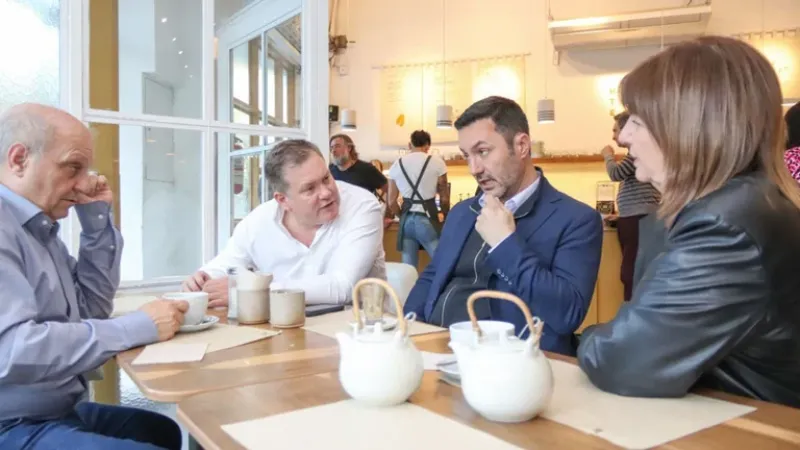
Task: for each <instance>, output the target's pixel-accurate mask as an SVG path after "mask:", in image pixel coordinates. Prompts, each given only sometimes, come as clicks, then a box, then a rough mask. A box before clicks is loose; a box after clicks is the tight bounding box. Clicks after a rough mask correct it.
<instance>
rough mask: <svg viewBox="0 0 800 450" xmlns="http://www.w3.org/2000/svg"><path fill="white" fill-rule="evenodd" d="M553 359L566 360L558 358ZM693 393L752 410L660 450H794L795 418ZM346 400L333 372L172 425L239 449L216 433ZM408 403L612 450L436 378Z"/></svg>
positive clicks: (258, 390) (522, 436)
mask: <svg viewBox="0 0 800 450" xmlns="http://www.w3.org/2000/svg"><path fill="white" fill-rule="evenodd" d="M446 342H447V336H446V335H442V334H441V333H439V334H437V336H435V337H434V336H429V338H428V339H426V340H425V341H423V342H419V343H418V344H417V347H418V348H420V349H421V350H426V351H433V352H446V351H447V347H446ZM549 356H551V357H557V356H555V355H549ZM558 359H563V360H567V361H569V360H570V358H561V357H559V358H558ZM700 393H701V394H703V395H708V396H713V397H717V398H720V399H723V400H727V401H732V402H736V403H742V404H748V405H752V406H755V407H757V408H758V409H757V410H756V411H755V412H753V413H750V414H748V415H746V416H743V417H741V418H738V419H734V420H731V421H729V422H726V423H724V424H722V425H718V426H716V427H713V428H710V429H707V430H703V431H700V432H698V433H695V434H692V435H690V436H687V437H685V438H683V439H679V440H677V441H673V442H670V443H668V444H666V445H664V446H663V447H661V448H666V449H674V450H700V449H703V450H714V449H719V450H723V449H724V450H728V449H738V448H741V449H759V450H760V449H765V450H766V449H770V450H772V449H797V448H800V410H797V409H792V408H787V407H783V406H778V405H774V404H769V403H764V402H759V401H755V400H749V399H744V398H740V397H736V396H733V395H728V394H723V393H719V392H710V391H703V392H700ZM347 398H348V396H347V394H346V393H345V392H344V391H343V390H342V388H341V385H340V384H339V380H338V373H337V372H335V371H332V372H329V373H318V374H316V375H310V376H303V377H295V378H290V379H283V380H278V381H273V382H269V383H262V384H258V385H251V386H242V387H238V388H235V389H228V390H224V391H217V392H210V393H205V394H200V395H196V396H193V397H190V398H187V399H185V400H183V401H181V402H180V403H179V404H178V420H179V421H180V422H181V423H183V425H184V426H185V427H186V428H187V429H188V431H189V433H190V434H191V435H192V436H193V437H194V438H195V439H196V440H197V441H198V443H199V444H200V445H202V446H203V448H205V449H206V450H214V449H241V448H242V447H241V446H240V445H239V444H238V443H237V442H236V441H234V440H233V439H232V438H231V437H230V436H228V434H227V433H225V432H224V431H223V430H222V428H221V427H222V425H226V424H230V423H235V422H240V421H244V420H252V419H257V418H260V417H265V416H269V415H273V414H279V413H284V412H289V411H294V410H298V409H302V408H309V407H313V406H319V405H324V404H327V403H332V402H336V401H340V400H345V399H347ZM410 401H411V403H414V404H416V405H418V406H421V407H423V408H426V409H428V410H430V411H433V412H436V413H438V414H441V415H443V416H446V417H450V418H453V419H455V420H458V421H461V422H463V423H466V424H469V425H470V426H472V427H474V428H477V429H480V430H483V431H485V432H487V433H489V434H492V435H494V436H496V437H498V438H500V439H503V440H505V441H507V442H510V443H512V444H514V445H517V446H519V447H522V448H535V449H578V448H579V449H612V448H618V447H616V446H614V445H613V444H611V443H609V442H608V441H606V440H603V439H601V438H599V437H595V436H592V435H589V434H585V433H582V432H580V431H578V430H575V429H573V428H570V427H567V426H565V425H561V424H559V423H556V422H551V421H549V420H547V419H543V418H537V419H535V420H532V421H529V422H525V423H521V424H515V425H507V424H499V423H494V422H489V421H486V420H484V419H482V418H481V417H480V416H478V414H477V413H475V412H474V411H473V410H472V408H470V407H469V405H468V404H467V403H466V401H465V400H464V397H463V395H462V393H461V389H460V388H458V387H454V386H451V385H449V384H446V383H444V382H441V381H439V375H438V373H436V372H430V371H426V372H425V376H424V377H423V381H422V386H421V387H420V389H419V390H418V391H417V392H416V393H415V394H414V395H413V396H412V397H411V400H410ZM418 438H420V439H425V438H426V437H423V436H420V437H418Z"/></svg>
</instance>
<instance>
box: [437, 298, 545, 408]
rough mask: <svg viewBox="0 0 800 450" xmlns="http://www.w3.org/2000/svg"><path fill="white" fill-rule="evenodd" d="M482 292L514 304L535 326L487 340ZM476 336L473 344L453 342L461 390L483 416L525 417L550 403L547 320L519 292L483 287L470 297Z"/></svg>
mask: <svg viewBox="0 0 800 450" xmlns="http://www.w3.org/2000/svg"><path fill="white" fill-rule="evenodd" d="M482 297H489V298H498V299H501V300H508V301H510V302H513V303H515V304H516V305H517V306H519V308H520V309H521V310H522V313H523V314H524V315H525V321H526V322H527V323H528V327H529V328H530V336H529V337H528V339H526V340H524V341H521V340H519V339H517V338H516V337H515V336H511V337H508V336H506V335H501V336H500V339H499V340H492V341H489V340H484V339H482V331H481V329H480V326H479V325H478V320H477V318H476V317H475V308H474V304H475V301H476V300H478V299H479V298H482ZM467 312H468V313H469V318H470V321H472V327H473V330H474V331H475V335H476V339H475V340H474V341H473V342H472V343H465V342H450V344H449V345H450V348H452V349H453V351H454V352H455V354H456V358H457V359H458V367H459V371H460V372H461V389H462V390H463V392H464V398H466V400H467V403H468V404H469V405H470V406H471V407H472V408H473V409H474V410H475V411H477V412H478V413H479V414H480V415H482V416H483V417H485V418H486V419H488V420H491V421H495V422H508V423H515V422H524V421H527V420H530V419H532V418H534V417H536V416H537V415H538V414H539V413H541V412H542V411H543V410H544V409H545V408H546V407H547V404H548V403H549V402H550V397H551V396H552V394H553V373H552V371H551V368H550V362H549V361H548V360H547V357H546V356H545V355H544V353H543V352H541V351H540V349H539V339H540V338H541V335H542V327H543V326H544V322H542V321H541V320H539V319H538V318H533V317H531V312H530V309H528V306H527V305H526V304H525V303H524V302H523V301H522V300H520V299H519V298H518V297H516V296H514V295H512V294H509V293H506V292H500V291H478V292H475V293H474V294H472V295H470V296H469V298H468V299H467Z"/></svg>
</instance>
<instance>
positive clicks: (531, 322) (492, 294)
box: [467, 290, 544, 342]
mask: <svg viewBox="0 0 800 450" xmlns="http://www.w3.org/2000/svg"><path fill="white" fill-rule="evenodd" d="M480 298H496V299H500V300H506V301H509V302H511V303H514V304H515V305H517V307H518V308H519V309H520V310H522V314H523V315H524V316H525V322H526V323H527V324H528V329H529V330H530V332H531V336H533V338H534V342H539V339H540V338H541V337H542V328H544V322H542V321H541V320H540V319H539V318H538V317H533V316H532V315H531V310H530V308H528V305H526V304H525V302H523V301H522V299H520V298H519V297H517V296H516V295H514V294H509V293H508V292H503V291H492V290H482V291H477V292H475V293H473V294H472V295H470V296H469V297H468V298H467V314H469V320H470V322H472V330H473V331H474V332H475V334H476V335H477V336H478V338H480V337H482V336H483V331H482V330H481V327H480V325H478V318H477V317H476V316H475V302H476V301H477V300H478V299H480Z"/></svg>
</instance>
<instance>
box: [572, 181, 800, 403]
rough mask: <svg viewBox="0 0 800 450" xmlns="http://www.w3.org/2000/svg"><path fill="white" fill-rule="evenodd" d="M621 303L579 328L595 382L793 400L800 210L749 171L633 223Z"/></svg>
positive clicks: (620, 389) (797, 376) (644, 392)
mask: <svg viewBox="0 0 800 450" xmlns="http://www.w3.org/2000/svg"><path fill="white" fill-rule="evenodd" d="M635 278H636V284H635V287H634V291H633V298H632V300H631V302H630V303H628V304H625V305H623V306H622V308H621V309H620V311H619V313H618V314H617V316H616V317H615V318H614V320H612V321H611V322H609V323H606V324H602V325H597V326H595V327H592V328H590V329H588V330H586V331H585V332H584V335H583V337H582V339H581V344H580V347H579V348H578V361H579V363H580V366H581V367H582V368H583V370H584V371H585V372H586V374H587V375H588V377H589V379H590V380H591V381H592V382H593V383H594V384H595V385H596V386H597V387H599V388H600V389H602V390H605V391H609V392H613V393H616V394H620V395H629V396H639V397H678V396H682V395H684V394H686V393H687V392H688V391H689V390H690V389H691V388H692V387H694V386H695V385H699V386H703V387H710V388H713V389H719V390H723V391H727V392H731V393H734V394H738V395H743V396H748V397H753V398H757V399H761V400H766V401H770V402H775V403H782V404H785V405H789V406H794V407H800V211H798V209H797V208H795V207H794V206H793V205H792V204H791V203H790V202H789V201H788V200H786V199H785V198H784V197H783V196H782V195H781V194H780V192H779V191H778V189H777V188H776V187H775V186H774V185H773V184H771V183H770V182H769V181H767V180H766V178H765V177H763V176H762V175H760V174H755V173H754V174H747V175H741V176H738V177H736V178H734V179H733V180H731V181H730V182H728V183H727V184H726V185H725V186H723V187H722V188H721V189H719V190H717V191H715V192H713V193H712V194H709V195H708V196H706V197H704V198H702V199H700V200H697V201H695V202H692V203H690V204H689V205H687V206H686V207H685V208H684V209H683V210H682V211H681V212H680V213H679V214H678V217H677V219H676V220H675V223H674V224H673V226H672V227H671V228H670V229H665V228H664V226H663V224H660V223H656V222H655V220H654V219H652V218H647V219H646V220H644V221H643V222H642V224H641V229H640V250H639V254H638V257H637V264H636V276H635Z"/></svg>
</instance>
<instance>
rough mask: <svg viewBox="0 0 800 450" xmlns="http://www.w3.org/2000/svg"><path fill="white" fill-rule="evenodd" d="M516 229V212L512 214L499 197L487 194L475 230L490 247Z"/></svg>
mask: <svg viewBox="0 0 800 450" xmlns="http://www.w3.org/2000/svg"><path fill="white" fill-rule="evenodd" d="M516 229H517V224H516V223H515V222H514V214H511V211H509V210H508V208H506V207H505V205H503V204H502V203H501V202H500V200H499V199H498V198H497V197H495V196H493V195H486V203H485V204H484V206H483V209H481V214H480V215H479V216H478V220H477V221H475V230H476V231H477V232H478V234H480V235H481V238H483V241H484V242H486V244H488V245H489V248H494V247H495V246H497V244H499V243H501V242H503V240H504V239H505V238H507V237H508V236H510V235H511V233H513V232H514V230H516Z"/></svg>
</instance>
